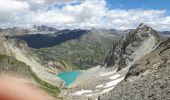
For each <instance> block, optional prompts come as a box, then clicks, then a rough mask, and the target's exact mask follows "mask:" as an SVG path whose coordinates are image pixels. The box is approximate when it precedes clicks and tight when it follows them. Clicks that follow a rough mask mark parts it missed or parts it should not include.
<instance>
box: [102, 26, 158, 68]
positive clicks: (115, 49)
mask: <svg viewBox="0 0 170 100" xmlns="http://www.w3.org/2000/svg"><path fill="white" fill-rule="evenodd" d="M158 41H159V35H158V33H157V32H156V31H154V30H153V29H152V28H151V27H149V26H147V25H144V24H140V25H139V27H137V29H136V30H133V31H130V32H129V33H128V34H127V35H125V36H124V37H122V38H121V39H120V40H119V41H117V42H115V43H114V44H113V46H112V49H111V50H110V52H109V54H108V55H107V57H106V59H105V61H104V66H105V67H107V68H108V67H109V68H110V67H113V68H118V70H121V69H122V68H124V67H126V66H129V65H131V64H133V63H134V62H135V61H137V60H138V59H140V58H141V57H143V56H144V55H146V54H147V53H149V52H151V51H152V50H153V48H154V47H155V45H156V44H157V43H158Z"/></svg>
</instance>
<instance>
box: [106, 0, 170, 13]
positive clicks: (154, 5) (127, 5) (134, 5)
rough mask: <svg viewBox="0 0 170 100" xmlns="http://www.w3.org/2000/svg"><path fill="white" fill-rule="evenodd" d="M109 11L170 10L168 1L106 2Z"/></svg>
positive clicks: (108, 0) (133, 0)
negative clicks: (116, 9)
mask: <svg viewBox="0 0 170 100" xmlns="http://www.w3.org/2000/svg"><path fill="white" fill-rule="evenodd" d="M107 3H108V5H109V7H110V8H111V9H114V8H120V9H139V8H140V9H156V10H167V11H168V10H170V0H107Z"/></svg>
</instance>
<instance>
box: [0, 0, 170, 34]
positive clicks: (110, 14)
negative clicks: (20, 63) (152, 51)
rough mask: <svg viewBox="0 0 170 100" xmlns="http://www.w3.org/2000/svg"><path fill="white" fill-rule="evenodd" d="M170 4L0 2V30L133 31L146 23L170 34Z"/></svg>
mask: <svg viewBox="0 0 170 100" xmlns="http://www.w3.org/2000/svg"><path fill="white" fill-rule="evenodd" d="M169 5H170V0H0V27H4V28H6V27H13V26H18V27H31V26H33V25H47V26H52V27H55V28H57V29H66V28H69V29H78V28H83V29H84V28H108V29H120V30H125V29H134V28H136V27H137V26H138V25H139V24H140V23H145V24H147V25H150V26H151V27H153V28H155V29H156V30H169V31H170V6H169Z"/></svg>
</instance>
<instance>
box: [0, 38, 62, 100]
mask: <svg viewBox="0 0 170 100" xmlns="http://www.w3.org/2000/svg"><path fill="white" fill-rule="evenodd" d="M18 42H19V41H18ZM8 43H9V42H8V41H7V39H6V38H5V37H3V36H0V74H8V75H14V76H17V77H21V78H26V79H29V80H32V81H34V82H36V83H37V85H38V86H39V87H40V88H42V89H43V90H45V91H46V92H47V93H49V94H50V95H52V96H54V97H56V98H57V100H60V98H58V97H57V96H58V94H59V93H60V89H59V88H58V87H57V86H55V85H52V84H50V83H47V82H45V81H44V80H42V79H41V78H39V77H38V76H37V74H36V73H35V72H33V70H32V68H31V67H30V66H28V65H27V64H25V63H24V62H21V61H19V60H17V59H16V58H15V56H16V55H15V54H14V53H13V52H12V51H10V48H6V47H7V44H8ZM18 44H20V43H18Z"/></svg>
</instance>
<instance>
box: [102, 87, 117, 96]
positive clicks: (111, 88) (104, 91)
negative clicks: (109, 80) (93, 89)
mask: <svg viewBox="0 0 170 100" xmlns="http://www.w3.org/2000/svg"><path fill="white" fill-rule="evenodd" d="M113 88H114V87H110V88H108V89H105V90H103V91H102V92H101V93H100V94H103V93H106V92H109V91H111V90H113Z"/></svg>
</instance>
